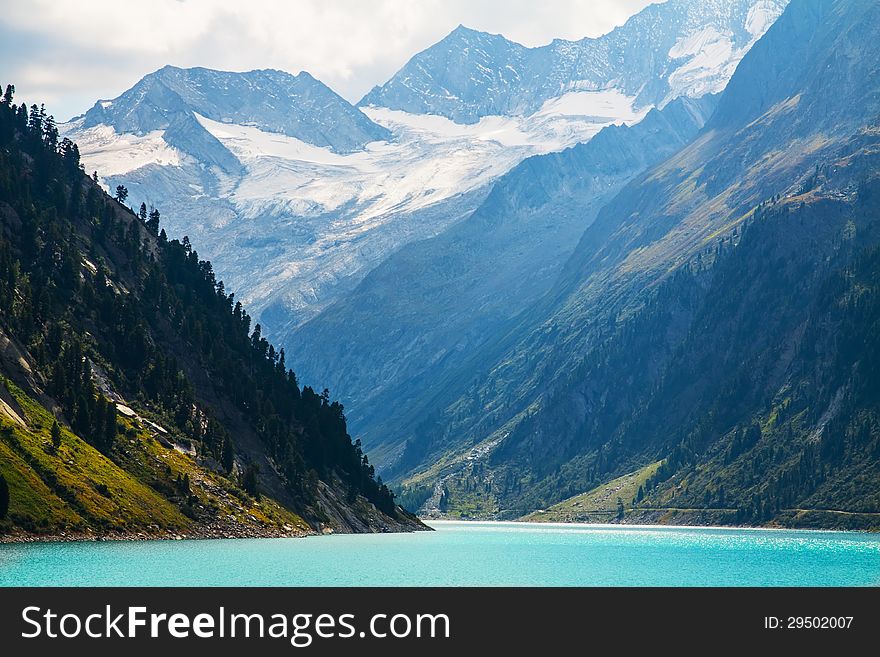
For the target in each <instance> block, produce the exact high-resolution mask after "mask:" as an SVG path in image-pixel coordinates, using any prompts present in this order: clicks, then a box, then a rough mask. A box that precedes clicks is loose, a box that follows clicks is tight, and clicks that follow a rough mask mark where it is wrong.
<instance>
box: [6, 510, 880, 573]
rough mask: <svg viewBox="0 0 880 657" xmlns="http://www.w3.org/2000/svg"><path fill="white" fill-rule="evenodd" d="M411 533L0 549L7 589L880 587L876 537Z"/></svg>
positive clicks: (474, 527)
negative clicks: (507, 586)
mask: <svg viewBox="0 0 880 657" xmlns="http://www.w3.org/2000/svg"><path fill="white" fill-rule="evenodd" d="M431 526H432V527H434V528H435V529H436V530H437V531H434V532H419V533H415V534H372V535H357V536H345V535H336V536H316V537H310V538H304V539H302V538H300V539H296V538H293V539H238V540H202V541H141V542H136V541H132V542H79V543H43V544H26V545H0V585H3V586H50V585H59V586H125V585H131V586H151V585H152V586H468V585H474V586H476V585H484V586H503V585H511V586H540V585H544V586H877V585H880V536H877V535H871V534H859V533H843V532H809V531H782V530H755V529H717V528H681V527H632V526H620V525H556V524H553V525H542V524H526V523H500V522H436V523H431Z"/></svg>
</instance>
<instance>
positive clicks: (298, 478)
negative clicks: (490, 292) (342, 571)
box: [0, 87, 423, 539]
mask: <svg viewBox="0 0 880 657" xmlns="http://www.w3.org/2000/svg"><path fill="white" fill-rule="evenodd" d="M11 92H12V89H11V87H10V88H9V89H7V92H6V94H5V95H4V97H3V100H2V102H0V145H2V147H0V483H2V486H0V488H2V489H3V490H4V492H8V500H7V495H4V499H3V505H2V507H0V512H2V514H0V534H2V535H4V538H8V537H9V536H11V537H12V538H13V539H20V538H23V537H25V538H26V537H29V536H32V535H34V534H39V535H43V536H61V537H64V538H71V537H95V536H105V535H109V536H120V537H133V536H137V537H144V536H178V537H179V536H199V537H209V536H266V535H303V534H307V533H313V532H316V531H320V530H324V529H326V530H331V529H332V530H336V531H388V530H413V529H420V528H423V526H422V525H421V524H420V523H419V522H418V521H417V520H415V519H414V518H413V517H411V516H410V515H409V514H407V513H406V512H404V511H403V510H401V509H400V508H399V507H397V506H396V505H395V503H394V499H393V495H392V494H391V493H390V491H389V490H388V488H387V487H385V486H384V485H383V484H382V483H381V481H377V480H376V479H374V477H373V474H374V471H373V467H372V466H371V465H370V463H369V461H368V459H367V457H366V456H365V455H364V454H363V452H362V450H361V448H360V443H354V444H353V443H352V440H351V437H350V436H349V434H348V432H347V428H346V421H345V416H344V413H343V407H342V405H341V404H339V403H338V402H335V401H331V400H330V398H329V395H328V394H327V393H324V394H317V393H315V392H314V391H313V390H312V389H311V388H309V387H308V386H306V387H300V386H299V384H298V382H297V379H296V376H295V374H294V373H293V371H292V370H289V369H287V367H286V364H285V356H284V351H283V350H281V351H276V350H275V347H274V346H273V345H271V344H269V343H268V341H267V340H266V339H265V338H264V337H263V336H262V335H261V328H260V326H259V325H255V326H254V327H253V331H251V318H250V316H249V315H248V313H247V312H246V311H245V310H244V309H243V307H242V305H241V303H238V302H235V300H234V294H232V293H227V292H226V288H225V286H224V284H223V282H222V281H218V280H217V278H216V276H215V274H214V271H213V268H212V266H211V263H210V262H208V261H205V260H200V259H199V256H198V253H197V252H196V251H195V250H194V249H193V247H192V244H191V243H190V241H189V240H188V239H184V240H183V242H179V241H177V240H172V241H169V240H168V239H167V236H166V233H165V231H164V230H161V231H160V227H159V223H160V215H159V213H158V212H157V211H154V212H152V213H149V214H148V212H147V209H146V207H145V206H141V211H140V212H139V213H138V214H137V215H136V214H135V213H134V212H132V211H131V210H129V209H127V208H125V207H124V206H123V205H122V200H124V194H122V193H120V195H118V200H113V199H111V198H110V197H108V196H107V195H106V194H105V193H104V192H103V191H102V190H101V189H100V187H99V186H98V184H97V183H96V182H95V181H94V180H93V179H92V178H90V177H88V176H86V175H85V174H84V173H83V171H82V170H81V166H80V155H79V150H78V148H77V146H76V145H75V144H73V143H72V142H71V141H70V140H68V139H64V140H61V141H59V135H58V130H57V128H56V127H55V125H54V122H53V121H52V120H51V117H47V116H46V114H45V112H44V111H43V110H42V109H39V108H37V106H36V105H34V106H33V107H32V108H31V110H30V112H28V109H27V107H26V106H25V105H24V104H23V103H22V104H21V105H20V106H16V105H14V104H13V103H12V93H11Z"/></svg>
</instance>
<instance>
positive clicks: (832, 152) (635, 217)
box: [396, 0, 880, 527]
mask: <svg viewBox="0 0 880 657" xmlns="http://www.w3.org/2000/svg"><path fill="white" fill-rule="evenodd" d="M877 12H878V6H877V5H876V3H873V2H868V1H866V0H838V1H836V2H827V3H825V2H812V1H810V0H794V1H793V2H792V3H791V4H790V5H789V7H788V8H787V9H786V11H785V13H784V14H783V15H782V17H781V18H780V19H779V20H778V21H777V22H776V23H775V24H774V25H773V26H772V27H771V28H770V30H769V31H768V32H767V34H766V35H765V37H764V38H763V39H762V40H761V41H759V42H758V43H757V44H756V45H755V46H754V48H752V50H751V51H750V52H749V53H748V54H747V55H746V56H745V57H744V58H743V61H742V63H741V64H740V66H739V68H738V69H737V71H736V73H735V75H734V77H733V78H732V79H731V82H730V84H729V85H728V87H727V89H726V90H725V92H724V94H723V95H722V97H721V99H720V101H719V106H718V109H717V110H716V112H715V113H714V115H713V117H712V118H711V119H710V121H709V123H708V124H707V125H706V126H705V127H704V129H703V130H702V132H701V133H700V134H699V135H698V136H697V137H696V138H695V139H694V140H693V141H692V142H691V143H690V144H689V145H688V146H686V147H685V148H683V149H682V150H681V151H680V152H679V153H677V154H675V155H674V156H672V157H671V158H669V159H668V160H666V161H665V162H663V163H661V164H659V165H656V166H654V167H652V168H649V169H648V170H647V171H646V172H645V173H643V174H641V175H639V176H637V177H636V178H635V180H633V181H632V182H630V183H629V184H628V185H627V186H626V187H625V188H624V189H623V190H622V191H621V192H620V193H619V194H618V195H617V196H616V197H615V198H614V199H613V200H612V201H610V202H609V203H608V204H607V205H606V206H605V207H603V208H602V210H601V211H600V212H599V214H598V216H597V218H596V220H595V221H594V222H593V223H592V225H591V226H590V227H589V228H587V230H586V231H585V232H584V235H583V237H582V238H581V240H580V242H579V244H578V246H577V248H576V249H575V251H574V253H573V255H572V257H571V258H570V259H569V261H568V262H567V264H566V265H565V268H564V269H563V272H562V274H561V275H560V278H559V280H558V281H557V283H556V285H555V286H554V289H553V291H552V292H551V293H549V294H548V295H546V296H545V297H544V298H543V299H542V300H541V301H539V302H538V303H537V304H535V305H534V306H533V307H531V308H530V309H529V310H528V311H526V312H525V313H523V314H522V319H521V321H520V322H519V323H518V325H517V326H515V327H513V328H510V329H509V330H508V331H506V332H505V333H504V334H503V335H499V336H497V337H496V338H495V339H494V340H493V341H491V342H490V344H488V345H487V347H486V348H484V349H482V350H481V353H480V354H478V355H477V356H475V357H474V358H472V359H471V361H470V362H469V363H468V365H467V367H465V368H461V369H459V370H457V371H454V372H452V373H450V374H449V375H448V376H446V377H443V378H442V379H441V380H440V381H438V382H437V383H436V385H435V387H434V390H433V392H432V394H431V395H425V396H423V397H422V399H421V400H418V402H420V403H418V402H417V403H414V404H413V406H412V408H413V410H412V413H411V415H409V417H408V419H407V420H405V421H402V422H400V423H399V424H398V426H399V427H401V434H399V437H402V438H405V439H407V440H409V441H410V444H411V445H412V448H410V449H408V450H406V451H405V452H404V453H403V456H404V457H406V456H407V455H412V457H413V459H412V460H411V461H410V462H409V463H407V462H406V459H405V458H403V459H402V460H400V461H398V462H397V466H396V467H397V470H396V472H397V473H398V474H397V476H398V477H402V478H403V479H405V480H406V481H407V482H408V484H409V486H410V493H411V499H413V500H415V501H416V502H419V501H425V500H427V504H432V503H433V501H432V500H436V498H437V495H438V491H440V488H438V486H441V487H442V492H443V497H444V501H445V505H446V507H447V508H448V509H451V510H452V511H453V512H456V509H457V510H458V512H462V511H463V512H465V513H468V514H471V515H473V514H476V515H494V514H500V515H502V516H510V515H514V516H515V515H519V514H521V513H525V512H527V511H530V510H533V509H535V508H538V507H543V506H545V505H547V504H552V503H554V502H557V501H560V500H562V499H563V498H564V497H566V496H568V495H575V494H577V493H581V492H584V491H587V490H590V489H591V488H593V487H595V486H598V485H600V484H602V483H603V482H605V481H608V480H609V479H613V478H614V477H617V476H619V475H623V474H625V473H627V472H634V471H637V470H639V469H640V468H642V467H644V466H645V465H646V464H649V463H654V462H656V461H658V460H661V461H662V465H661V467H660V469H659V470H658V475H657V476H656V477H655V478H654V479H653V480H652V481H651V482H650V486H649V487H648V490H647V491H645V490H643V498H642V499H641V500H638V499H637V500H626V503H627V505H635V507H636V511H637V513H641V514H642V515H641V517H643V518H644V517H645V514H648V516H650V517H652V518H654V519H656V518H658V517H665V516H667V515H668V513H671V512H672V510H673V509H677V511H676V513H678V512H679V511H681V513H684V514H687V513H689V512H694V513H696V512H700V513H698V514H696V515H693V516H691V518H697V520H696V521H698V522H699V521H706V520H707V518H708V519H709V520H712V521H715V522H755V523H764V522H777V523H783V524H800V523H804V524H811V525H828V526H859V527H866V526H876V525H877V520H876V519H877V512H878V509H877V508H876V507H877V495H878V489H877V482H878V481H880V479H878V477H877V475H876V468H877V462H878V461H877V440H878V438H877V437H878V424H877V407H876V396H875V395H874V394H873V393H872V392H871V391H872V390H875V389H877V385H876V382H875V381H873V377H874V374H873V373H872V371H873V370H872V366H871V365H870V364H871V363H872V362H873V359H874V351H875V350H876V344H875V342H876V341H874V340H873V339H872V337H871V336H872V334H873V331H874V330H875V329H874V326H875V322H876V318H875V317H874V315H873V313H874V310H873V309H874V296H875V288H876V285H877V281H876V278H875V275H876V271H875V268H874V264H873V263H874V261H875V260H876V253H875V251H876V244H877V242H876V238H877V224H876V221H875V219H876V216H877V211H876V198H877V196H876V178H877V175H878V172H880V170H878V169H877V161H876V153H877V150H876V146H877V141H876V140H877V135H878V132H877V130H878V128H877V117H878V116H880V93H878V88H877V84H878V79H880V78H878V76H877V71H876V67H877V61H878V58H877V55H878V52H877V43H880V40H878V39H877V34H876V25H878V23H877V18H878V16H877ZM407 473H409V474H407ZM641 508H643V509H644V513H642V512H639V509H641ZM651 514H653V515H651ZM684 521H687V517H686V516H685V520H684Z"/></svg>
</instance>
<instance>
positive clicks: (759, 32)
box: [745, 0, 779, 39]
mask: <svg viewBox="0 0 880 657" xmlns="http://www.w3.org/2000/svg"><path fill="white" fill-rule="evenodd" d="M777 18H779V8H778V7H777V5H775V4H774V3H773V2H771V1H770V0H759V2H756V3H755V4H754V5H753V6H752V7H751V8H750V9H749V13H748V16H746V25H745V27H746V31H747V32H748V33H749V34H751V35H752V36H753V37H754V38H755V39H758V38H760V37H762V36H763V35H764V33H765V32H766V31H767V30H768V29H769V28H770V26H771V25H772V24H773V23H774V22H775V21H776V19H777Z"/></svg>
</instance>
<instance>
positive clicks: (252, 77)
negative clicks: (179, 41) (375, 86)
mask: <svg viewBox="0 0 880 657" xmlns="http://www.w3.org/2000/svg"><path fill="white" fill-rule="evenodd" d="M194 113H198V114H200V115H202V116H204V117H206V118H209V119H212V120H214V121H219V122H221V123H236V124H242V125H251V126H254V127H257V128H260V129H262V130H265V131H267V132H275V133H280V134H283V135H287V136H289V137H296V138H297V139H300V140H302V141H304V142H306V143H308V144H312V145H314V146H323V147H328V148H330V149H331V150H333V151H334V152H337V153H350V152H352V151H356V150H360V149H362V148H363V147H364V146H365V145H366V144H367V143H369V142H371V141H377V140H383V139H388V138H389V137H390V133H389V132H388V130H387V129H385V128H383V127H381V126H379V125H377V124H375V123H373V122H372V121H370V119H369V118H367V116H365V115H364V114H363V112H361V111H359V110H358V109H356V108H354V107H352V106H351V104H349V103H348V102H347V101H346V100H345V99H344V98H342V97H341V96H339V95H338V94H336V93H335V92H334V91H332V90H331V89H330V88H329V87H327V86H326V85H325V84H323V83H322V82H320V81H319V80H316V79H315V78H314V77H312V76H311V75H310V74H309V73H306V72H302V73H300V74H299V75H290V74H289V73H285V72H283V71H276V70H270V69H266V70H259V71H250V72H247V73H231V72H226V71H215V70H212V69H207V68H200V67H197V68H177V67H175V66H165V67H163V68H161V69H159V70H158V71H155V72H153V73H150V74H149V75H146V76H145V77H144V78H142V79H141V81H140V82H138V83H137V84H136V85H135V86H133V87H132V88H131V89H129V90H128V91H126V92H125V93H123V94H122V95H121V96H119V97H118V98H116V99H114V100H102V101H98V102H97V103H95V105H94V106H93V107H92V108H91V109H90V110H89V111H88V112H86V113H85V115H84V116H83V123H82V127H83V128H92V127H95V126H98V125H108V126H112V127H113V128H114V129H115V130H116V131H117V132H120V133H132V134H135V135H141V136H142V135H145V134H147V133H149V132H152V131H154V130H166V129H168V128H169V127H170V126H180V125H181V123H182V122H185V123H184V125H188V126H189V127H191V128H192V129H196V126H197V125H198V124H197V123H195V122H193V121H192V118H193V114H194ZM170 143H172V145H176V143H178V140H172V141H171V142H170ZM196 154H198V152H197V151H196Z"/></svg>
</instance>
